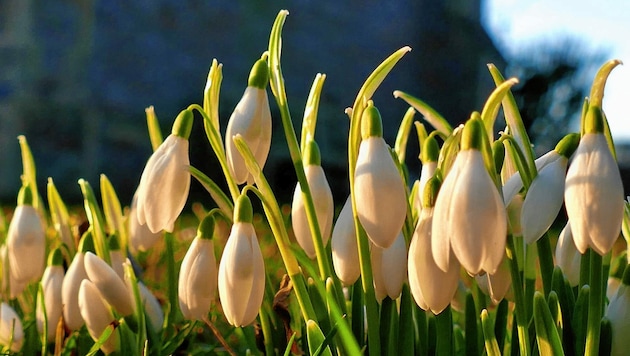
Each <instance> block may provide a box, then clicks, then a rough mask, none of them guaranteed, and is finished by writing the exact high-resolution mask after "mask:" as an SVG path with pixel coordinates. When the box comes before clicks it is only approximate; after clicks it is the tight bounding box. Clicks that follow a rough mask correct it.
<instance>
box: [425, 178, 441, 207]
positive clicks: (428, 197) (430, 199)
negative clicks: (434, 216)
mask: <svg viewBox="0 0 630 356" xmlns="http://www.w3.org/2000/svg"><path fill="white" fill-rule="evenodd" d="M441 186H442V180H441V179H440V177H439V176H438V175H434V176H433V177H431V179H429V180H428V181H427V184H426V185H425V186H424V192H422V207H423V208H432V207H434V206H435V200H436V199H437V195H438V192H439V191H440V187H441Z"/></svg>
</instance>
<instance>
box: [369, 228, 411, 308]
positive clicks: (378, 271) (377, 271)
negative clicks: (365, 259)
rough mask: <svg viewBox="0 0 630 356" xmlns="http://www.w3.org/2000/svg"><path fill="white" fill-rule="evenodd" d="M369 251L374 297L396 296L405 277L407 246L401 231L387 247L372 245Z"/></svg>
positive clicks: (380, 298) (398, 294) (394, 297)
mask: <svg viewBox="0 0 630 356" xmlns="http://www.w3.org/2000/svg"><path fill="white" fill-rule="evenodd" d="M370 252H371V257H372V274H373V276H374V290H375V292H376V299H377V300H379V301H380V300H383V299H384V298H385V297H387V296H389V297H390V298H391V299H396V298H398V297H399V296H400V293H401V292H402V286H403V283H404V282H405V278H406V277H407V246H406V245H405V237H404V236H403V234H402V232H401V233H399V234H398V236H397V237H396V240H394V243H392V244H391V246H389V247H388V248H386V249H383V248H380V247H378V246H372V249H371V250H370Z"/></svg>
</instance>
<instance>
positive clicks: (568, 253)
mask: <svg viewBox="0 0 630 356" xmlns="http://www.w3.org/2000/svg"><path fill="white" fill-rule="evenodd" d="M555 257H556V264H557V265H558V267H560V269H561V270H562V272H563V273H564V275H565V277H566V278H567V281H568V282H569V285H571V287H575V286H577V285H578V284H579V283H580V263H581V260H582V255H581V254H580V252H579V251H578V250H577V247H575V243H574V242H573V234H572V233H571V221H567V224H566V225H565V226H564V228H563V229H562V231H561V232H560V236H558V243H557V244H556V252H555Z"/></svg>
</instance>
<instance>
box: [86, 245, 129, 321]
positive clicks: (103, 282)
mask: <svg viewBox="0 0 630 356" xmlns="http://www.w3.org/2000/svg"><path fill="white" fill-rule="evenodd" d="M84 263H85V272H86V273H87V276H88V278H89V280H90V281H91V282H92V283H93V285H94V286H95V287H96V288H98V290H99V292H100V294H101V296H102V297H103V299H104V300H105V301H106V302H107V303H108V304H109V305H111V306H112V307H113V308H114V309H115V310H116V311H117V312H118V313H119V314H120V315H123V316H128V315H131V314H133V309H134V306H133V301H132V299H131V296H130V294H129V290H128V289H127V286H126V285H125V282H124V281H123V279H122V278H120V277H119V276H118V274H117V273H116V271H114V269H113V268H112V267H111V266H110V265H108V264H107V262H105V261H103V259H101V258H100V257H98V256H97V255H95V254H94V253H92V252H86V253H85V260H84Z"/></svg>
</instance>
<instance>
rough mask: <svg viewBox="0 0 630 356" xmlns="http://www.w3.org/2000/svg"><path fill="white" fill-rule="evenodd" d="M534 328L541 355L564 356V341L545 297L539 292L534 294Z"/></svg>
mask: <svg viewBox="0 0 630 356" xmlns="http://www.w3.org/2000/svg"><path fill="white" fill-rule="evenodd" d="M534 326H535V328H536V341H537V343H538V350H540V353H541V355H559V356H562V355H564V350H563V349H562V341H561V340H560V335H559V334H558V329H557V328H556V324H555V322H554V319H553V317H552V316H551V312H550V311H549V307H548V305H547V302H546V301H545V296H544V295H543V294H542V293H540V292H538V291H536V292H535V293H534Z"/></svg>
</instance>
